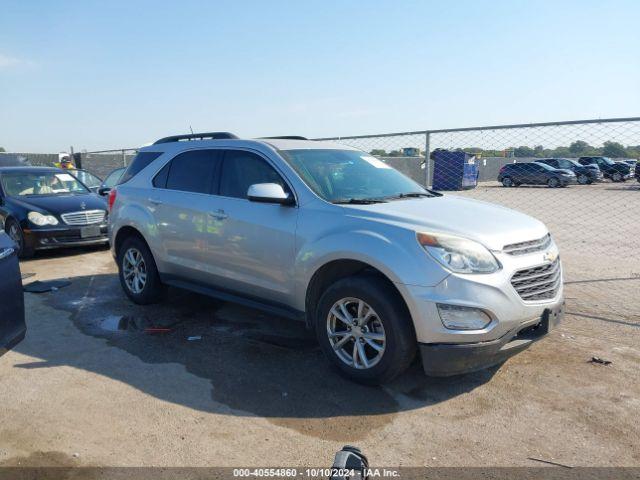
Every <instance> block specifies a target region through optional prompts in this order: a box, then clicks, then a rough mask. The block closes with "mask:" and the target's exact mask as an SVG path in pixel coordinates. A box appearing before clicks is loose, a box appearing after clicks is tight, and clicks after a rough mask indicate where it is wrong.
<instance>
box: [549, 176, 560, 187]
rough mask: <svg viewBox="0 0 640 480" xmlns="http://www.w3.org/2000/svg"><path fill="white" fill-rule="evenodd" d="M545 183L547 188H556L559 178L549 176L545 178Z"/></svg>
mask: <svg viewBox="0 0 640 480" xmlns="http://www.w3.org/2000/svg"><path fill="white" fill-rule="evenodd" d="M547 185H548V186H549V188H557V187H559V186H560V180H558V179H557V178H556V177H551V178H550V179H549V180H547Z"/></svg>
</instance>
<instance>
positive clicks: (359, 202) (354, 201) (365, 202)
mask: <svg viewBox="0 0 640 480" xmlns="http://www.w3.org/2000/svg"><path fill="white" fill-rule="evenodd" d="M386 202H387V200H386V199H382V198H348V199H346V200H336V201H335V202H333V203H335V204H336V205H341V204H352V205H369V204H371V203H386Z"/></svg>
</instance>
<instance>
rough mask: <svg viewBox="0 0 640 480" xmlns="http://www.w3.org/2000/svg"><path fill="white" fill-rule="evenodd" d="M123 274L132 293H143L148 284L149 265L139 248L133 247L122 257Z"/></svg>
mask: <svg viewBox="0 0 640 480" xmlns="http://www.w3.org/2000/svg"><path fill="white" fill-rule="evenodd" d="M122 274H123V277H124V282H125V284H126V286H127V288H128V289H129V290H130V291H131V293H136V294H138V293H142V291H143V290H144V287H145V285H146V284H147V265H146V263H145V261H144V258H143V257H142V253H140V251H139V250H138V249H136V248H134V247H131V248H129V249H128V250H127V251H126V253H125V254H124V256H123V257H122Z"/></svg>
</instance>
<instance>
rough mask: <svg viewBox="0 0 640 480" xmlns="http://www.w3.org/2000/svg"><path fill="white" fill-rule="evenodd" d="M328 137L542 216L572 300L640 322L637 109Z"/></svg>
mask: <svg viewBox="0 0 640 480" xmlns="http://www.w3.org/2000/svg"><path fill="white" fill-rule="evenodd" d="M322 140H333V141H336V142H340V143H343V144H346V145H350V146H352V147H356V148H358V149H361V150H363V151H365V152H368V153H369V154H371V155H374V156H376V157H378V158H379V159H380V160H382V161H384V162H386V163H387V164H389V165H391V166H393V167H394V168H396V169H398V170H400V171H402V172H403V173H405V174H406V175H408V176H409V177H411V178H413V179H414V180H416V181H417V182H419V183H421V184H422V185H427V186H429V187H432V188H433V189H434V190H438V191H445V192H450V194H455V195H460V196H464V197H469V198H473V199H476V200H483V201H487V202H491V203H494V204H499V205H503V206H505V207H509V208H513V209H516V210H519V211H522V212H525V213H527V214H529V215H531V216H533V217H535V218H538V219H539V220H541V221H543V222H544V223H545V224H546V225H547V226H548V228H549V230H550V231H551V233H552V235H553V237H554V238H555V240H556V242H557V243H558V245H559V247H560V252H561V257H562V259H563V264H564V270H565V273H564V275H565V284H566V290H565V296H566V298H567V310H568V311H569V312H570V313H573V314H576V315H579V316H582V317H587V318H596V319H599V320H603V321H606V322H611V323H623V324H633V325H636V326H640V295H639V294H638V292H640V183H638V180H637V179H636V178H635V176H634V174H635V168H636V163H637V160H638V159H639V158H640V118H627V119H612V120H587V121H575V122H559V123H544V124H528V125H505V126H491V127H480V128H461V129H447V130H431V131H422V132H405V133H394V134H382V135H365V136H352V137H334V138H323V139H322ZM514 164H515V166H514ZM639 175H640V173H639ZM565 185H566V187H564V186H565ZM563 187H564V188H563ZM426 214H427V213H426V212H425V215H426Z"/></svg>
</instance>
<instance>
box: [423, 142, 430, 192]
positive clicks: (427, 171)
mask: <svg viewBox="0 0 640 480" xmlns="http://www.w3.org/2000/svg"><path fill="white" fill-rule="evenodd" d="M430 137H431V132H425V142H424V186H425V187H427V188H429V181H430V180H431V158H429V157H430V154H431V146H430V144H429V142H430V140H431V138H430Z"/></svg>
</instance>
